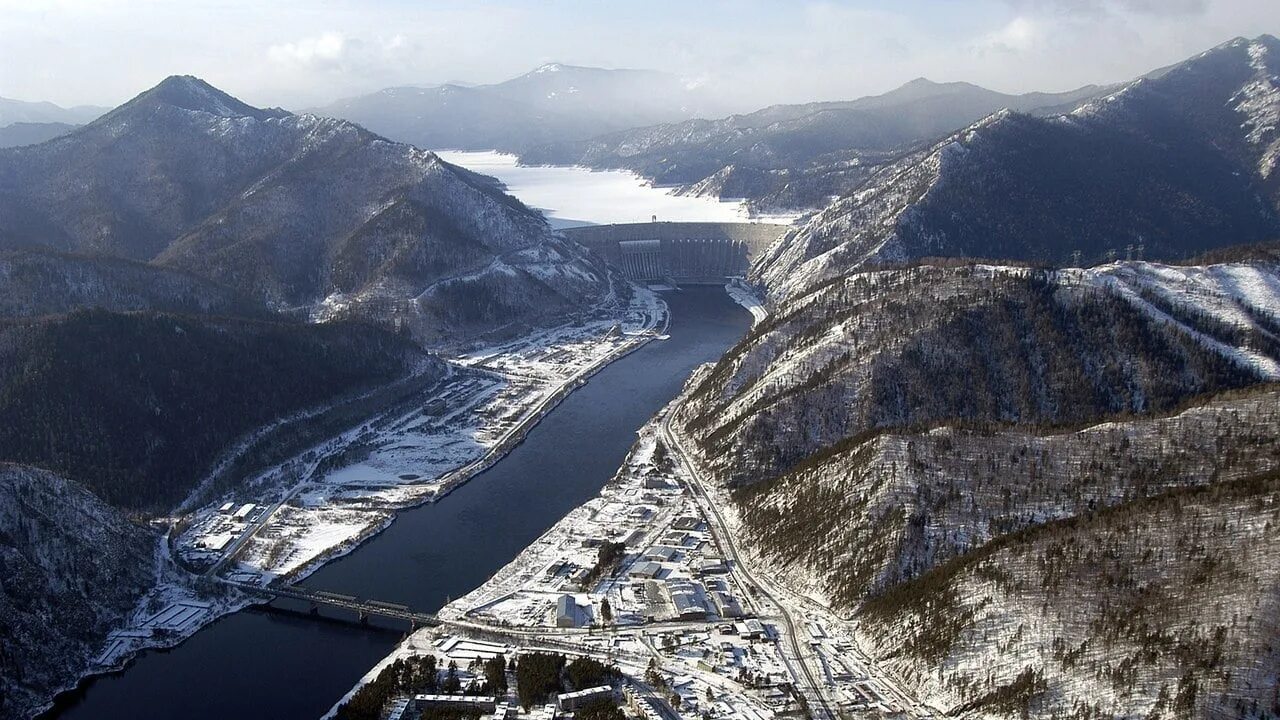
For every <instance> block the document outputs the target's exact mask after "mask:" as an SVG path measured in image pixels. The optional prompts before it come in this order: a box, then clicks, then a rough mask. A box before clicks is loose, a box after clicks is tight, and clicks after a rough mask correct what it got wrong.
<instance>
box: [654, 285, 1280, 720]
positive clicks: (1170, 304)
mask: <svg viewBox="0 0 1280 720" xmlns="http://www.w3.org/2000/svg"><path fill="white" fill-rule="evenodd" d="M1276 380H1280V266H1278V265H1277V264H1276V263H1274V262H1273V261H1267V260H1258V261H1254V262H1251V263H1237V264H1227V265H1210V266H1186V267H1171V266H1163V265H1154V264H1148V263H1121V264H1115V265H1109V266H1102V267H1098V268H1093V269H1090V270H1077V269H1069V270H1058V271H1047V270H1038V269H1032V268H1025V267H998V266H989V265H978V264H971V263H970V264H960V263H953V264H951V265H950V266H935V265H925V266H920V267H913V268H904V269H897V270H881V271H868V272H862V273H852V274H849V275H847V276H844V277H841V278H837V279H834V280H831V281H829V282H826V283H824V284H822V285H820V286H818V287H816V288H815V289H813V290H811V291H809V292H807V293H804V294H802V295H800V296H798V297H796V298H793V299H791V300H789V301H786V302H784V303H782V304H780V305H779V306H778V307H776V308H775V310H774V312H773V313H771V315H770V316H769V317H767V318H766V319H764V320H763V321H762V322H761V323H759V324H758V325H757V326H756V327H755V328H754V329H753V330H752V332H751V333H750V334H749V335H748V336H747V337H746V338H745V339H744V340H743V341H742V342H741V343H739V344H738V346H736V347H735V348H734V349H733V350H731V351H730V352H729V353H728V354H727V355H726V356H725V358H723V359H722V360H721V361H720V362H719V363H717V365H716V366H714V367H713V368H710V369H708V370H706V371H704V372H703V373H702V374H701V375H700V376H698V377H696V378H695V380H694V384H693V386H692V388H691V390H690V395H689V398H690V399H689V402H688V403H687V404H686V406H685V407H684V410H683V413H682V415H681V417H680V418H678V419H679V421H681V422H682V423H683V427H684V428H685V432H686V433H687V434H688V435H689V436H690V437H691V438H693V440H694V444H695V445H696V447H697V448H698V451H699V453H700V454H701V456H702V463H703V465H704V466H705V467H707V468H710V469H711V470H712V471H713V472H714V473H715V475H716V476H717V478H718V479H719V480H720V481H721V482H724V483H726V484H728V485H730V486H731V487H734V488H736V489H735V490H734V497H735V500H736V509H737V512H738V515H739V516H740V518H741V523H742V524H741V530H740V532H741V533H742V536H743V538H744V540H745V541H746V544H747V546H748V547H749V548H750V550H751V552H752V553H753V554H755V555H757V556H758V557H759V558H760V560H761V562H762V563H763V564H765V565H766V566H768V567H770V568H771V570H772V571H774V572H777V573H778V574H779V576H781V577H783V578H785V579H786V580H787V582H788V584H789V585H790V586H791V587H793V588H796V589H797V590H800V591H802V592H804V593H806V594H809V595H811V596H813V597H815V598H818V599H820V600H822V601H823V602H825V603H828V604H830V605H831V606H833V607H835V608H837V609H839V610H841V611H842V612H845V613H850V614H851V615H852V616H853V617H854V619H855V622H856V623H857V625H858V627H859V628H860V632H861V633H862V636H863V638H864V640H865V641H866V642H867V643H868V644H869V645H870V646H872V647H874V648H875V649H876V650H877V653H878V654H879V655H880V656H881V657H882V658H883V659H884V661H885V662H887V663H889V665H890V666H891V667H893V668H894V669H896V670H898V671H899V672H900V674H901V675H903V676H904V677H905V678H906V679H907V680H908V682H909V683H910V684H911V685H913V686H914V687H915V688H916V689H917V690H918V691H919V692H920V693H921V694H922V695H923V696H925V697H927V698H929V699H930V700H931V701H932V702H934V703H935V704H937V705H938V706H939V707H941V708H944V709H945V710H947V711H951V712H956V713H958V714H962V715H967V716H974V717H979V716H986V715H1004V716H1018V715H1020V714H1022V713H1023V712H1024V711H1026V712H1029V713H1030V714H1031V715H1033V716H1036V717H1082V718H1083V717H1111V716H1115V715H1123V716H1137V715H1146V714H1147V713H1148V711H1151V710H1152V709H1153V708H1157V706H1159V709H1158V711H1157V714H1163V715H1164V716H1175V715H1177V716H1187V715H1191V716H1196V717H1209V716H1217V715H1219V714H1220V713H1229V714H1231V715H1233V716H1234V715H1235V714H1236V712H1237V709H1238V707H1245V708H1249V707H1263V708H1264V709H1268V711H1270V710H1269V708H1271V703H1272V702H1273V701H1274V700H1273V699H1272V698H1271V696H1270V695H1269V693H1270V692H1271V689H1272V688H1274V683H1273V682H1272V683H1271V684H1268V682H1269V680H1268V679H1269V678H1274V674H1275V672H1276V670H1277V669H1280V665H1278V664H1277V660H1278V659H1280V658H1277V657H1276V655H1275V651H1274V649H1273V648H1272V647H1271V646H1270V645H1268V644H1267V643H1266V642H1261V641H1259V640H1258V638H1260V637H1273V636H1274V629H1275V627H1276V622H1277V621H1278V620H1280V616H1278V615H1277V614H1276V607H1275V605H1274V594H1275V591H1276V579H1277V578H1280V555H1277V554H1275V553H1272V552H1271V550H1270V548H1271V546H1272V544H1273V543H1274V540H1275V538H1274V537H1273V533H1274V531H1275V530H1274V527H1273V526H1275V519H1274V518H1273V517H1272V516H1273V515H1274V513H1275V509H1274V508H1275V507H1276V506H1275V505H1274V503H1275V501H1276V500H1280V497H1277V486H1276V483H1275V480H1274V476H1273V475H1271V473H1275V472H1276V471H1278V470H1280V394H1278V393H1280V391H1277V390H1276V385H1275V384H1274V382H1275V381H1276ZM1196 488H1207V489H1202V490H1196ZM818 508H821V509H822V511H821V512H816V509H818ZM1276 527H1280V526H1276ZM1226 586H1229V588H1228V587H1226ZM1184 588H1185V589H1184ZM1136 609H1140V610H1141V612H1139V613H1138V615H1137V616H1136V618H1135V616H1134V615H1133V613H1134V612H1137V610H1136ZM1131 618H1135V619H1131ZM1219 625H1221V628H1219ZM1255 701H1256V704H1255Z"/></svg>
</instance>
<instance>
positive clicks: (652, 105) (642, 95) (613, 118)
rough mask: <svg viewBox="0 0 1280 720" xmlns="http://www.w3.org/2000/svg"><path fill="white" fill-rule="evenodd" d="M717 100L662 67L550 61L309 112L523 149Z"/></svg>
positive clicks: (424, 140)
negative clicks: (486, 79) (505, 76)
mask: <svg viewBox="0 0 1280 720" xmlns="http://www.w3.org/2000/svg"><path fill="white" fill-rule="evenodd" d="M718 106H719V105H718V104H717V103H716V102H715V101H714V100H713V99H712V98H709V97H708V96H707V95H706V94H705V93H704V92H703V91H700V90H694V89H690V88H689V87H687V86H686V84H685V83H684V82H682V81H681V80H680V79H679V78H677V77H674V76H671V75H667V74H664V73H659V72H654V71H650V70H609V69H603V68H591V67H578V66H573V65H562V64H559V63H553V64H549V65H543V66H542V67H539V68H537V69H535V70H533V71H531V72H528V73H526V74H524V75H521V76H520V77H517V78H513V79H511V80H507V81H504V82H500V83H495V84H490V85H468V86H464V85H459V84H447V85H440V86H435V87H427V88H418V87H401V88H388V89H386V90H382V91H381V92H377V93H373V94H371V95H364V96H360V97H355V98H349V99H346V100H340V101H338V102H335V103H333V104H331V105H328V106H326V107H322V108H316V109H315V110H313V111H312V112H314V113H316V114H318V115H325V116H332V117H340V118H344V119H347V120H351V121H353V122H357V123H359V124H361V125H363V126H364V127H367V128H369V129H370V130H373V131H374V132H377V133H380V134H382V135H385V136H387V137H389V138H392V139H393V140H399V141H401V142H407V143H412V144H414V145H417V146H418V147H422V148H431V149H450V150H502V151H505V152H515V153H519V152H522V151H524V150H526V149H528V148H530V147H533V146H536V145H542V144H546V143H557V142H566V141H574V140H585V139H586V138H589V137H593V136H595V135H600V134H603V133H607V132H611V131H615V130H620V129H623V128H629V127H635V126H637V125H644V124H652V123H658V122H665V121H670V120H677V119H683V118H689V117H694V116H695V115H697V114H698V113H700V112H705V111H707V110H713V109H714V108H716V107H718Z"/></svg>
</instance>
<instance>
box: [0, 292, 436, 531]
mask: <svg viewBox="0 0 1280 720" xmlns="http://www.w3.org/2000/svg"><path fill="white" fill-rule="evenodd" d="M444 372H445V369H444V367H443V365H442V364H441V363H440V362H439V361H437V360H435V359H434V358H432V357H431V356H428V355H427V354H425V353H424V352H423V351H422V350H421V349H419V348H418V346H417V345H415V344H414V343H413V342H411V341H410V340H408V339H407V338H404V337H402V336H399V335H393V334H391V333H388V332H385V331H382V330H379V329H376V328H373V327H369V326H356V325H348V324H344V323H327V324H321V325H309V324H302V323H296V322H281V321H264V320H250V319H244V318H231V317H227V318H213V317H208V316H186V315H170V314H164V313H157V312H150V311H147V312H137V313H113V312H107V311H105V310H78V311H76V312H72V313H70V314H68V315H55V316H48V317H43V318H35V319H17V320H4V321H0V413H3V415H4V417H6V418H9V419H10V420H11V422H7V423H4V425H3V427H0V458H4V459H5V460H8V461H12V462H18V463H22V464H26V465H36V466H40V467H44V468H48V469H50V470H53V471H56V472H58V473H60V474H62V475H65V476H66V477H68V478H70V479H72V480H75V481H77V482H80V483H83V484H84V485H85V486H86V487H87V488H88V489H89V490H91V491H93V492H94V493H95V494H96V495H98V496H99V497H100V498H102V499H103V500H104V501H106V502H107V503H109V504H111V505H114V506H116V507H120V508H124V509H128V510H130V511H134V512H146V513H163V512H167V511H169V510H171V509H172V508H173V507H174V506H176V505H177V504H178V503H179V502H180V501H182V500H183V499H184V498H186V497H187V496H188V495H189V494H190V493H191V492H192V491H193V489H195V488H196V486H197V484H198V483H199V482H200V481H201V480H202V479H203V478H204V477H206V476H207V475H209V474H210V472H211V471H212V470H213V468H214V464H215V460H217V459H218V457H219V456H220V455H221V453H223V452H224V451H225V450H226V449H227V448H228V447H230V446H231V445H232V443H233V442H234V441H236V440H237V439H239V438H241V437H242V436H245V435H246V434H247V433H249V432H251V431H255V430H258V429H260V428H272V429H274V428H277V427H280V428H281V429H282V431H286V432H292V431H293V430H292V429H291V428H287V427H282V426H284V425H286V423H285V422H284V421H285V419H287V418H290V417H293V416H296V415H299V414H310V413H313V412H314V411H316V410H319V409H324V408H338V409H340V407H341V406H342V405H343V403H344V402H345V401H347V400H350V399H352V398H355V397H357V396H360V395H362V394H365V393H368V392H371V391H373V390H376V389H379V388H383V387H386V386H394V385H395V384H396V383H398V382H407V381H412V382H415V383H423V384H426V383H430V382H432V381H434V380H435V379H438V378H439V377H441V376H442V375H443V373H444ZM320 419H321V420H323V418H320ZM317 422H318V421H317ZM283 435H284V433H283V432H282V433H281V434H280V436H276V437H273V438H271V442H272V443H274V445H275V446H277V447H276V448H275V449H276V450H279V449H281V448H283V447H285V446H287V445H288V442H287V440H286V438H285V437H283Z"/></svg>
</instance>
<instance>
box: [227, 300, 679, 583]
mask: <svg viewBox="0 0 1280 720" xmlns="http://www.w3.org/2000/svg"><path fill="white" fill-rule="evenodd" d="M661 320H662V327H661V329H659V328H658V327H657V323H658V318H652V319H651V325H650V327H647V328H643V329H641V330H639V331H637V332H634V333H632V334H631V340H630V341H629V342H627V343H626V344H624V345H621V346H619V347H617V348H615V349H614V350H613V351H612V352H610V353H609V354H607V355H605V356H604V357H602V358H599V359H597V360H596V361H594V362H592V363H591V364H590V365H587V366H586V367H583V368H580V369H579V370H578V372H576V373H574V374H573V375H572V376H571V377H568V378H565V379H563V380H561V382H560V384H559V385H557V386H556V387H555V389H554V390H553V391H552V392H550V393H548V394H547V395H545V396H543V398H542V399H541V400H539V401H538V402H537V403H536V404H535V405H533V406H532V407H531V408H529V409H528V411H527V412H526V413H525V415H524V416H523V417H522V418H521V419H520V421H519V422H517V423H516V424H515V425H514V426H512V427H511V428H509V429H508V430H507V431H506V432H504V433H503V434H502V436H501V437H499V438H498V441H497V443H495V444H494V445H493V446H492V447H490V448H489V449H488V450H486V451H485V453H484V454H483V455H481V456H480V457H478V458H476V459H475V460H472V461H471V462H468V463H466V464H465V465H462V466H461V467H457V468H454V469H453V470H450V471H449V472H446V473H445V474H444V475H442V476H441V477H440V479H439V480H438V481H437V490H436V493H435V494H434V495H432V496H431V498H430V499H431V500H432V501H435V500H439V499H440V498H441V497H443V496H444V495H447V494H448V493H449V492H451V491H453V490H454V489H456V488H457V487H458V486H460V485H462V484H463V483H465V482H467V481H468V480H470V479H471V478H472V477H474V476H476V475H478V474H480V473H481V472H484V471H485V470H487V469H489V468H490V467H492V466H493V465H494V464H496V463H497V462H498V461H499V460H501V459H502V458H503V457H505V456H506V455H507V453H509V452H511V450H512V449H513V448H515V447H516V446H517V445H519V444H520V443H521V442H522V441H523V440H524V437H525V435H527V434H528V433H529V431H530V430H532V429H533V427H534V426H535V425H537V424H538V423H540V422H542V419H543V418H544V417H546V415H547V413H549V412H551V411H552V410H553V409H555V407H556V406H557V405H559V404H560V403H561V402H562V401H563V400H564V399H565V398H566V397H568V396H569V394H570V393H572V392H573V391H574V390H576V389H577V388H578V387H580V386H581V385H582V384H583V383H585V382H586V381H587V380H588V379H589V378H590V377H591V376H592V375H595V374H596V373H597V372H599V371H600V370H602V369H604V368H605V367H606V366H608V365H609V364H611V363H613V362H615V361H617V360H620V359H622V358H623V357H626V356H627V355H630V354H631V353H633V352H635V351H636V350H639V349H640V348H642V347H644V346H645V345H646V344H648V343H649V342H650V341H652V340H654V339H656V338H658V337H661V336H662V335H664V334H666V332H667V330H668V328H670V325H671V313H670V311H667V310H665V309H664V311H663V313H662V318H661ZM481 371H482V372H489V373H493V374H497V375H501V374H502V373H501V372H499V371H496V370H492V369H490V368H484V367H482V368H481ZM539 379H540V380H543V381H545V380H546V379H547V378H539ZM432 387H433V388H435V387H439V385H433V386H432ZM321 460H322V458H316V459H315V460H313V461H312V462H311V466H310V468H309V469H308V471H307V472H305V473H303V474H302V477H305V478H310V477H311V475H312V474H313V473H314V471H315V468H316V466H318V465H319V463H320V462H321ZM306 486H307V482H306V481H302V482H298V483H296V484H295V485H294V486H293V487H292V488H291V489H290V490H289V491H288V492H286V493H285V494H284V495H283V496H282V497H281V498H280V499H279V500H277V501H276V502H275V503H273V504H272V505H271V506H270V507H269V508H267V509H266V510H265V511H262V512H260V513H259V514H258V516H257V520H255V521H253V522H252V523H250V524H249V525H248V526H246V527H245V529H244V530H243V531H241V533H240V535H239V536H238V537H236V539H235V540H234V541H233V542H232V543H231V545H230V546H228V547H227V549H226V550H225V551H224V552H223V554H222V557H220V558H219V559H218V561H217V562H215V563H213V564H212V565H210V566H209V567H208V568H207V569H206V570H205V571H204V572H203V573H202V574H203V575H204V576H205V577H215V576H217V575H218V574H219V573H220V572H221V571H222V569H223V568H224V567H226V566H227V564H228V563H230V562H232V561H234V560H235V558H236V557H237V555H239V553H240V551H241V550H243V549H244V547H245V546H246V545H247V544H248V543H249V541H251V540H252V539H253V538H254V537H255V536H256V535H257V534H258V532H260V531H261V530H262V528H264V527H266V525H267V524H268V523H269V522H270V521H271V518H272V517H273V516H274V515H275V514H276V512H277V511H278V510H279V509H280V508H281V507H283V506H284V505H285V504H286V503H288V502H289V501H290V500H292V499H293V498H294V497H295V496H296V495H297V494H298V493H299V492H301V491H302V489H303V488H305V487H306Z"/></svg>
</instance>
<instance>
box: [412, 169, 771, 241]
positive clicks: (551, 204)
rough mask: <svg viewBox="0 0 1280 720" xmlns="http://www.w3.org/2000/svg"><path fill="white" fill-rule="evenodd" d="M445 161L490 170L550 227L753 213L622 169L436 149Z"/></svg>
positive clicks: (735, 217)
mask: <svg viewBox="0 0 1280 720" xmlns="http://www.w3.org/2000/svg"><path fill="white" fill-rule="evenodd" d="M436 154H437V155H439V156H440V158H441V159H443V160H445V161H446V162H450V163H453V164H454V165H460V166H462V167H464V168H467V169H468V170H474V171H476V172H478V173H483V174H485V175H491V176H493V177H495V178H497V179H498V180H501V181H502V182H503V183H504V184H505V185H506V186H507V192H509V193H511V194H512V195H515V196H516V197H518V198H520V200H522V201H523V202H524V203H525V204H526V205H529V206H530V207H534V208H537V209H538V210H541V211H542V213H543V214H544V215H546V217H547V221H548V222H550V223H551V226H552V227H554V228H557V229H558V228H566V227H574V226H577V225H601V224H607V223H631V222H648V221H649V220H650V219H651V218H652V216H654V215H657V216H658V219H659V220H667V221H672V222H745V221H747V220H750V219H752V218H751V217H750V215H749V212H748V210H747V204H746V203H745V202H741V201H722V200H716V199H714V198H706V197H683V196H680V195H676V194H675V193H674V192H673V188H659V187H654V186H653V185H651V184H649V183H648V182H647V181H646V180H645V179H644V178H642V177H640V176H639V175H636V174H634V173H631V172H626V171H623V170H590V169H588V168H583V167H567V166H522V165H520V164H518V160H517V158H516V156H515V155H507V154H504V153H499V152H462V151H457V150H437V151H436ZM755 219H756V220H760V221H765V222H779V223H783V224H786V223H789V222H791V220H792V219H793V218H792V217H784V216H780V217H777V218H769V217H760V218H755Z"/></svg>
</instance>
